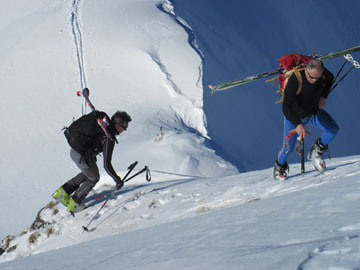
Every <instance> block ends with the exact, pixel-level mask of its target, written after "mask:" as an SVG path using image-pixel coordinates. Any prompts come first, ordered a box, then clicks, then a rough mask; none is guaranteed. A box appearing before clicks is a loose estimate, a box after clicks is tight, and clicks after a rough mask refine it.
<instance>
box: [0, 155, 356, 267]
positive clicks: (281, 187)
mask: <svg viewBox="0 0 360 270" xmlns="http://www.w3.org/2000/svg"><path fill="white" fill-rule="evenodd" d="M357 162H359V161H358V160H353V161H352V160H347V161H345V162H341V161H337V162H334V163H333V164H330V165H329V166H328V168H329V170H328V171H327V172H325V173H324V174H319V173H318V172H315V171H314V170H309V171H308V172H307V174H306V176H305V177H301V176H300V175H294V176H293V177H290V179H289V180H287V181H284V182H275V181H274V180H273V179H272V174H271V171H272V169H267V170H265V171H266V172H267V173H266V174H265V173H264V172H265V171H259V172H251V173H244V174H239V175H234V176H229V177H226V178H199V177H191V176H183V175H174V174H167V173H163V172H153V175H152V176H153V179H156V180H155V181H156V182H155V183H154V182H150V183H147V184H141V181H140V182H139V183H140V184H139V183H138V182H137V183H136V184H133V185H128V186H125V187H124V188H123V189H122V190H119V191H117V192H116V193H115V195H116V196H114V198H112V199H110V200H109V201H108V203H107V204H106V206H105V207H104V208H103V209H102V210H101V211H100V213H99V215H98V216H95V218H94V219H93V221H92V222H91V224H90V226H88V229H89V231H90V232H89V233H85V232H83V229H82V226H87V225H88V223H89V222H90V221H91V219H92V218H93V217H94V215H95V214H96V213H97V212H98V210H99V209H100V207H101V205H102V204H103V202H104V201H105V200H106V199H107V197H103V198H101V199H100V200H99V201H98V202H97V203H96V204H94V205H93V206H92V207H89V208H88V209H86V210H84V211H82V212H79V213H77V214H76V215H75V217H72V216H71V215H70V214H69V213H67V211H66V209H65V207H63V206H62V205H61V204H57V205H55V207H53V208H52V209H44V210H43V211H42V212H41V215H40V217H41V219H42V220H43V221H44V224H45V226H43V227H41V228H39V229H33V230H28V231H26V232H24V233H23V234H20V235H18V236H16V237H14V239H13V240H12V241H11V245H10V246H9V248H10V249H11V247H13V246H16V249H15V251H12V252H6V253H4V254H3V255H2V256H0V262H4V261H8V260H13V259H16V258H19V257H24V256H29V255H31V254H37V253H39V252H44V251H47V250H51V249H54V248H62V247H65V246H69V245H72V244H73V243H74V242H84V241H89V240H92V239H95V238H99V237H104V236H109V235H113V234H118V233H121V232H125V231H132V230H137V229H142V228H146V227H149V226H154V225H158V224H162V223H167V222H171V221H176V220H180V219H184V218H188V217H193V216H196V215H202V214H204V213H206V212H209V211H214V210H218V209H223V208H227V207H232V206H236V205H244V207H246V205H248V204H250V203H256V202H257V201H260V200H266V199H269V198H275V197H278V196H283V195H286V194H289V193H292V192H298V191H300V190H304V189H311V188H316V187H318V186H319V185H324V184H327V183H330V182H331V181H336V179H337V178H338V176H339V175H341V176H345V177H346V176H352V175H354V174H360V172H359V171H358V170H355V169H357V168H354V167H351V165H353V164H354V163H357ZM306 166H307V168H310V166H311V164H309V163H307V164H306ZM349 168H354V169H349ZM291 171H292V172H296V171H299V172H300V166H299V165H293V166H292V168H291ZM257 175H259V177H257ZM264 175H269V176H268V177H264ZM254 179H256V180H254ZM239 180H240V181H239ZM110 188H111V187H109V186H108V185H107V184H104V183H102V184H101V183H100V185H99V187H97V188H96V190H95V191H94V192H93V193H94V194H92V195H90V196H88V200H89V199H91V198H95V197H97V196H98V194H102V193H105V192H107V191H108V190H109V189H110ZM351 196H354V195H353V194H349V198H350V199H351V198H352V197H351ZM353 199H354V200H356V199H357V197H356V198H353ZM359 227H360V225H359V224H355V225H353V226H347V227H343V228H334V231H337V232H339V233H343V234H344V235H343V236H337V237H333V238H329V239H319V240H311V241H309V242H302V243H298V244H296V243H295V244H287V245H286V246H296V245H307V244H309V245H310V244H311V245H314V244H316V243H319V247H318V248H315V249H313V250H311V251H310V252H309V254H308V257H307V258H304V260H303V261H302V262H301V263H300V264H299V266H298V268H297V269H298V270H304V269H306V265H308V264H309V263H310V262H312V260H314V259H316V258H317V257H318V256H326V255H327V254H330V253H334V252H335V253H336V252H338V253H341V252H342V253H346V252H348V249H346V248H341V247H339V245H341V244H342V243H343V242H346V241H350V240H353V239H357V238H359V236H358V235H357V234H354V232H352V233H351V232H350V231H352V230H354V229H358V228H359ZM79 232H83V233H80V234H79ZM349 232H350V233H349ZM31 235H36V237H37V240H36V241H35V243H33V244H29V240H28V239H29V238H30V236H31ZM59 238H62V239H61V240H60V239H59ZM3 242H4V241H3ZM57 243H62V245H63V246H59V245H58V244H57ZM283 247H285V246H278V247H277V248H283ZM336 247H337V248H336ZM264 248H266V247H264ZM268 248H271V247H268ZM272 248H274V247H272ZM257 251H259V250H257ZM245 252H249V250H246V251H245Z"/></svg>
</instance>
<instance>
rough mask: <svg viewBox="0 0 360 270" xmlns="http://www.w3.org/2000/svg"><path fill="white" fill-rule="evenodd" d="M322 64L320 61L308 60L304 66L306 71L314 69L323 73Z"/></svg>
mask: <svg viewBox="0 0 360 270" xmlns="http://www.w3.org/2000/svg"><path fill="white" fill-rule="evenodd" d="M324 68H325V67H324V63H323V62H322V61H321V60H320V59H310V61H309V62H307V64H306V69H307V70H312V69H315V70H316V71H318V72H321V73H322V72H324Z"/></svg>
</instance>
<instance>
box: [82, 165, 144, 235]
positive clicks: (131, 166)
mask: <svg viewBox="0 0 360 270" xmlns="http://www.w3.org/2000/svg"><path fill="white" fill-rule="evenodd" d="M137 163H138V162H137V161H135V162H134V163H133V164H131V165H130V166H129V167H128V172H127V173H126V175H125V176H124V178H123V181H124V183H125V182H127V181H129V180H130V179H128V180H126V178H127V176H128V175H129V174H130V172H131V171H132V170H133V169H134V168H135V166H136V165H137ZM116 190H118V185H116V186H115V187H114V188H113V191H112V192H111V195H110V196H109V198H107V199H106V201H105V202H104V203H103V204H102V206H101V207H100V209H99V210H98V211H97V212H96V214H95V215H94V216H93V217H92V219H91V220H90V222H89V224H88V225H86V226H83V227H82V228H83V229H84V231H87V232H88V231H89V229H88V227H89V225H90V224H91V223H92V222H93V220H94V219H95V217H96V216H97V215H98V214H99V213H100V211H101V209H103V208H104V206H105V205H106V203H107V202H108V201H109V200H110V199H111V198H112V196H113V195H114V193H115V191H116ZM100 198H102V197H100V196H99V197H98V198H97V199H100Z"/></svg>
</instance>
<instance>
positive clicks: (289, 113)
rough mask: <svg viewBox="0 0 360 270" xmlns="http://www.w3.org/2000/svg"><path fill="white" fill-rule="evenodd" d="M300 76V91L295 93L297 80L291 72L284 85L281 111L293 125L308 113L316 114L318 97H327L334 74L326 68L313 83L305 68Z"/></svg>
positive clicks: (298, 122)
mask: <svg viewBox="0 0 360 270" xmlns="http://www.w3.org/2000/svg"><path fill="white" fill-rule="evenodd" d="M300 74H301V78H302V91H301V93H300V94H299V95H296V91H297V89H298V86H299V82H298V80H297V78H296V76H295V74H293V75H292V76H291V77H290V78H289V80H288V83H287V85H286V87H285V91H284V101H283V105H282V111H283V113H284V115H285V117H286V119H288V120H289V121H290V122H291V123H292V124H293V125H294V126H295V127H296V126H297V125H299V124H300V123H302V122H301V120H300V119H302V118H305V117H307V116H309V115H312V114H316V113H317V111H318V110H319V106H318V104H319V100H320V97H324V98H327V97H328V95H329V93H330V88H331V85H332V81H333V78H334V75H333V74H332V73H331V72H330V71H329V70H327V69H325V70H324V72H323V76H322V77H321V78H320V79H319V80H317V81H316V82H315V83H314V84H311V83H310V82H309V81H308V80H307V79H306V75H305V70H302V71H301V72H300Z"/></svg>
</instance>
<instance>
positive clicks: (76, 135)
mask: <svg viewBox="0 0 360 270" xmlns="http://www.w3.org/2000/svg"><path fill="white" fill-rule="evenodd" d="M130 121H131V117H130V116H129V115H128V114H127V113H126V112H121V111H118V112H116V113H115V114H114V115H113V116H112V117H111V119H109V117H108V116H107V114H106V113H104V112H101V111H96V110H94V111H92V112H91V113H89V114H87V115H84V116H82V117H80V118H79V119H77V120H76V121H74V122H73V123H72V124H71V125H70V126H69V127H68V128H65V131H64V134H65V137H66V139H67V141H68V143H69V145H70V146H71V150H70V156H71V159H72V160H73V161H74V162H75V164H76V165H77V167H78V168H79V169H80V171H81V172H80V173H79V174H77V175H76V176H75V177H73V178H72V179H70V180H69V181H67V182H66V183H65V184H63V185H62V186H61V187H59V188H58V189H57V190H56V191H55V192H54V193H53V194H52V196H53V198H54V199H56V200H58V201H60V202H61V203H62V204H64V205H65V206H66V207H67V209H68V211H69V212H71V213H73V212H75V211H76V210H77V209H78V208H79V207H80V204H81V203H82V202H83V200H84V199H85V197H86V196H87V194H88V193H89V192H90V191H91V189H92V188H93V187H94V186H95V184H96V183H97V182H98V181H99V179H100V174H99V169H98V166H97V164H96V156H97V155H98V154H99V153H103V160H104V168H105V170H106V172H107V173H108V174H109V175H110V176H111V177H112V178H113V179H114V181H115V182H116V185H117V188H121V187H122V186H123V185H124V183H123V181H122V180H121V178H120V176H118V175H117V174H116V172H115V170H114V168H113V166H112V164H111V158H112V154H113V150H114V146H115V142H116V143H117V140H116V136H117V135H119V134H121V133H122V132H124V131H125V130H126V129H127V128H128V125H129V122H130Z"/></svg>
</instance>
